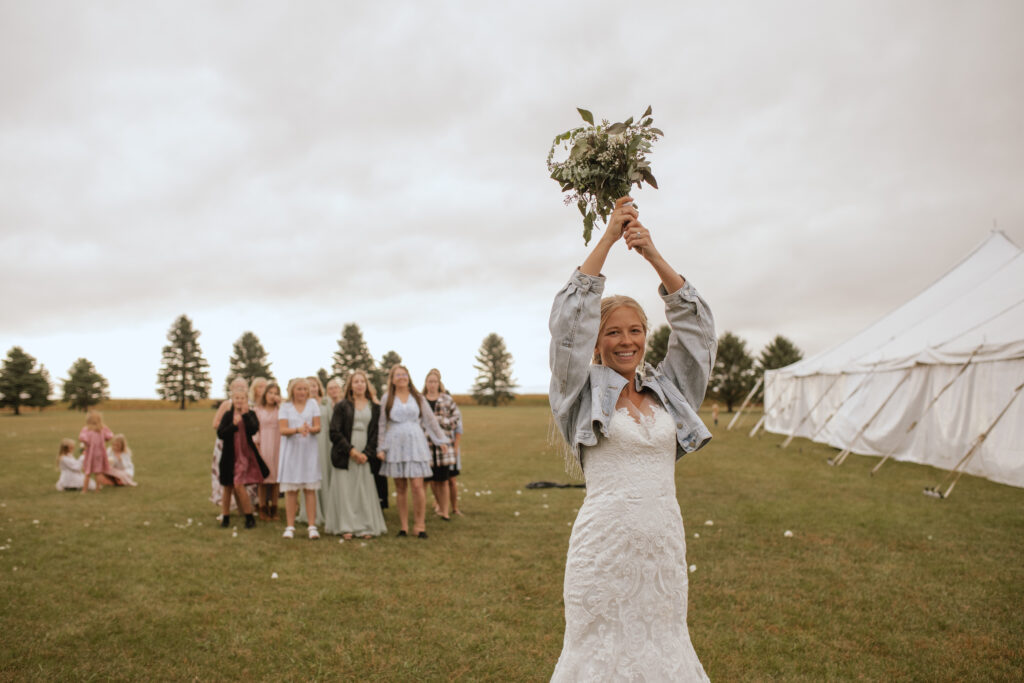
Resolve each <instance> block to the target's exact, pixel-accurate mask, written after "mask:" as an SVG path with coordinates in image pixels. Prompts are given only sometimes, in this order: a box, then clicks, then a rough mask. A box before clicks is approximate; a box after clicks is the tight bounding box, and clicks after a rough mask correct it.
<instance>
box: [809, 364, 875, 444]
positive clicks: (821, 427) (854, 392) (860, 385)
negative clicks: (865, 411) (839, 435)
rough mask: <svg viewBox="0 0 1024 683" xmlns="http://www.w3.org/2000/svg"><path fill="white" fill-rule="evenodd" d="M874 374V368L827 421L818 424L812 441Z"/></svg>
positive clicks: (812, 435) (830, 414)
mask: <svg viewBox="0 0 1024 683" xmlns="http://www.w3.org/2000/svg"><path fill="white" fill-rule="evenodd" d="M874 376H875V371H874V370H872V371H871V372H869V373H868V376H867V377H865V378H864V379H863V381H861V383H860V384H858V385H857V387H856V388H855V389H854V390H853V391H851V392H850V395H849V396H847V397H846V398H844V399H843V400H842V401H841V402H840V403H839V405H837V406H836V407H835V410H833V411H832V412H831V413H829V416H828V417H826V418H825V421H824V422H822V423H821V424H820V425H819V426H818V428H817V429H815V430H814V433H813V434H811V441H814V437H816V436H818V434H820V433H821V430H822V429H824V428H825V427H826V426H827V425H828V423H829V422H831V421H832V418H833V417H835V416H836V413H838V412H839V410H840V409H841V408H842V407H843V406H844V405H846V402H847V401H849V400H850V399H851V398H853V397H854V396H856V395H857V392H858V391H860V390H861V389H863V388H864V385H865V384H867V383H868V382H869V381H871V378H872V377H874Z"/></svg>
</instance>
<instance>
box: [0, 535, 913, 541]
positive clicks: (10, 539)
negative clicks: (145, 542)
mask: <svg viewBox="0 0 1024 683" xmlns="http://www.w3.org/2000/svg"><path fill="white" fill-rule="evenodd" d="M7 540H8V541H10V540H11V539H9V538H8V539H7ZM928 540H929V541H930V540H932V537H931V536H929V537H928Z"/></svg>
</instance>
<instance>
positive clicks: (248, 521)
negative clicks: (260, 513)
mask: <svg viewBox="0 0 1024 683" xmlns="http://www.w3.org/2000/svg"><path fill="white" fill-rule="evenodd" d="M255 526H256V518H255V517H253V516H252V514H248V515H246V516H245V528H246V529H252V528H253V527H255Z"/></svg>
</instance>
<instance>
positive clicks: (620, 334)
mask: <svg viewBox="0 0 1024 683" xmlns="http://www.w3.org/2000/svg"><path fill="white" fill-rule="evenodd" d="M646 344H647V333H646V332H645V331H644V323H643V321H642V320H641V319H640V314H639V313H637V311H636V310H635V309H633V308H631V307H629V306H619V307H617V308H615V309H613V310H612V311H611V312H610V313H609V314H608V318H607V321H606V322H605V324H604V325H603V326H602V327H601V331H600V332H599V333H598V335H597V348H596V351H597V355H598V356H599V357H600V359H601V364H602V365H606V366H608V367H609V368H611V369H612V370H614V371H615V372H617V373H619V374H620V375H622V376H623V377H626V378H627V379H633V375H634V374H636V369H637V366H639V365H640V361H641V360H642V359H643V355H644V348H645V347H646Z"/></svg>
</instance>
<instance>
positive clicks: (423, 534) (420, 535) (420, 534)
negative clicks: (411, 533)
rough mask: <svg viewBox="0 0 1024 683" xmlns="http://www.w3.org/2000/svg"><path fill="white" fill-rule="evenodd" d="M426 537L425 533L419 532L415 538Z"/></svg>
mask: <svg viewBox="0 0 1024 683" xmlns="http://www.w3.org/2000/svg"><path fill="white" fill-rule="evenodd" d="M426 537H427V532H426V531H421V532H419V533H418V534H416V538H426Z"/></svg>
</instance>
